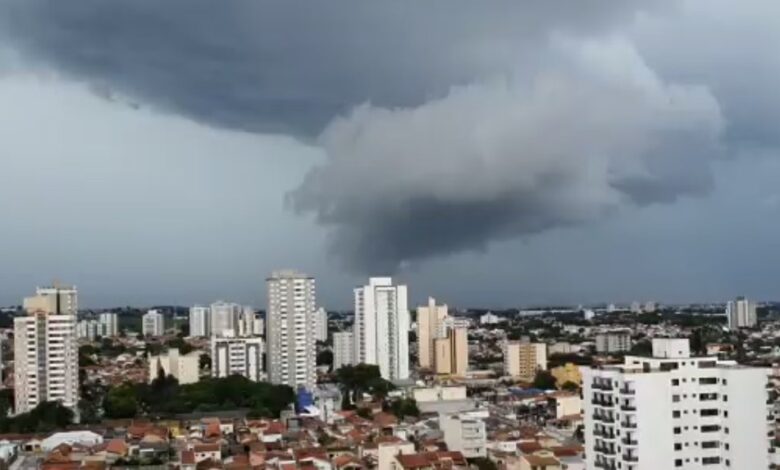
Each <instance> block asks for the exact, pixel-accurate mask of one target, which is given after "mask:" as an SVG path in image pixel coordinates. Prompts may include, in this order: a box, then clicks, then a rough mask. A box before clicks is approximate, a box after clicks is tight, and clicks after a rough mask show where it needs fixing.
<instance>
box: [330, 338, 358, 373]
mask: <svg viewBox="0 0 780 470" xmlns="http://www.w3.org/2000/svg"><path fill="white" fill-rule="evenodd" d="M354 344H355V343H354V338H353V336H352V332H351V331H337V332H335V333H333V370H334V371H336V370H339V369H341V368H342V367H344V366H349V365H352V364H354V362H355V361H354V360H353V358H354V349H355V347H354Z"/></svg>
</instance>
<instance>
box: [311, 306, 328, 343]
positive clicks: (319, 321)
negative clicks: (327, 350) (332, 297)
mask: <svg viewBox="0 0 780 470" xmlns="http://www.w3.org/2000/svg"><path fill="white" fill-rule="evenodd" d="M314 321H315V329H314V337H315V338H316V339H317V341H323V342H324V341H327V340H328V311H327V310H325V309H324V308H323V307H320V308H318V309H317V311H316V312H314Z"/></svg>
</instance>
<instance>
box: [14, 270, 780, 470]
mask: <svg viewBox="0 0 780 470" xmlns="http://www.w3.org/2000/svg"><path fill="white" fill-rule="evenodd" d="M409 287H410V286H407V285H404V284H400V283H398V282H397V281H396V280H395V279H393V278H391V277H372V278H369V279H367V281H366V284H365V285H362V286H358V287H356V288H354V291H353V297H354V303H355V307H354V310H353V311H350V312H340V311H336V312H329V311H328V310H327V309H326V308H324V307H322V306H320V303H319V302H318V300H317V295H316V292H317V289H316V280H315V279H314V278H313V277H312V276H309V275H307V274H305V273H302V272H299V271H295V270H279V271H275V272H273V273H271V274H270V275H269V277H268V278H267V279H266V290H267V298H268V304H267V306H265V308H262V309H256V308H254V307H252V306H246V305H240V304H238V303H233V302H228V301H223V300H219V301H215V302H214V303H212V304H210V305H192V306H189V307H183V306H179V307H176V306H164V307H155V308H151V309H147V310H142V309H134V308H130V307H127V308H120V309H106V310H93V309H80V308H79V294H80V292H79V290H78V288H77V287H76V286H70V285H65V284H60V283H55V284H53V285H51V286H48V287H38V288H37V289H35V291H34V294H33V295H31V296H29V297H26V298H24V299H23V301H22V302H21V305H20V306H17V307H7V308H4V309H3V310H2V315H3V317H4V318H5V319H6V321H7V322H8V324H9V325H11V324H12V327H9V328H5V329H2V330H0V334H2V353H3V356H2V361H3V386H4V388H3V389H2V392H8V393H3V394H2V398H3V400H4V401H3V402H2V403H0V406H2V407H3V409H4V410H5V417H4V418H0V438H1V439H3V440H2V442H0V455H2V458H3V459H4V461H5V462H7V463H8V464H9V465H10V466H11V467H14V466H16V467H19V468H28V467H35V468H48V469H54V468H60V467H67V468H81V467H84V468H92V467H118V468H121V467H128V468H129V467H135V466H146V467H150V466H151V467H154V466H170V467H172V468H231V469H237V468H257V467H265V468H269V467H270V468H277V467H278V468H280V469H292V468H317V469H331V470H335V469H339V468H354V469H358V468H360V469H370V468H377V469H386V470H396V469H398V470H400V469H407V468H408V469H428V468H430V469H439V468H463V469H466V468H471V467H473V468H477V469H517V470H538V469H543V470H551V469H561V470H562V469H583V470H585V469H596V468H604V469H613V468H616V469H617V468H622V469H636V470H638V469H641V468H666V467H667V466H669V465H670V463H671V465H673V466H674V467H678V468H679V467H681V468H721V467H720V466H721V465H725V466H726V467H731V468H773V467H774V466H775V465H777V464H778V461H779V460H780V458H778V457H776V455H777V454H776V449H777V448H780V442H778V441H777V440H776V438H775V431H776V428H777V426H778V418H776V416H780V414H779V413H780V400H777V398H778V396H779V394H778V390H780V366H778V357H780V339H778V338H780V305H774V304H766V303H761V304H759V303H757V302H755V301H753V300H750V299H746V298H744V297H738V298H735V299H734V300H733V301H729V302H727V303H726V304H722V305H717V304H713V305H676V306H666V305H663V304H660V303H658V302H655V301H645V302H643V303H640V302H632V303H631V304H628V305H616V304H606V305H599V306H589V307H583V306H577V307H571V308H561V307H550V308H535V309H510V310H505V311H496V312H493V311H489V310H485V309H465V310H460V309H456V308H453V307H450V306H448V305H447V304H446V303H443V302H441V301H440V300H437V299H434V298H428V301H427V303H425V304H423V305H418V306H410V305H409V297H408V296H409V292H408V289H409Z"/></svg>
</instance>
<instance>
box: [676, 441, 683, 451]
mask: <svg viewBox="0 0 780 470" xmlns="http://www.w3.org/2000/svg"><path fill="white" fill-rule="evenodd" d="M674 450H682V444H680V443H679V442H675V443H674Z"/></svg>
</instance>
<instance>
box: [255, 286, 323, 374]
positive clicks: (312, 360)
mask: <svg viewBox="0 0 780 470" xmlns="http://www.w3.org/2000/svg"><path fill="white" fill-rule="evenodd" d="M266 283H267V286H268V310H267V311H266V321H265V326H266V335H265V337H266V342H267V345H268V352H267V357H266V361H267V364H268V367H267V371H268V378H269V380H270V381H271V383H275V384H284V385H289V386H290V387H292V388H298V387H299V386H302V387H305V388H306V389H308V390H313V389H314V385H315V383H316V380H317V374H316V349H315V347H316V339H315V334H316V333H315V323H316V322H315V321H314V320H315V318H314V312H315V310H316V307H315V305H316V293H315V289H314V278H313V277H311V276H307V275H306V274H302V273H299V272H296V271H289V270H288V271H278V272H275V273H273V274H272V275H271V277H269V278H268V279H267V280H266Z"/></svg>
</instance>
